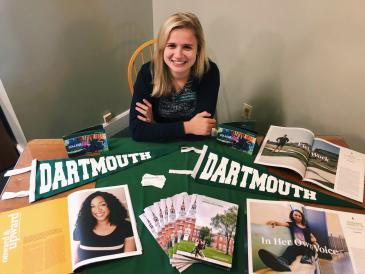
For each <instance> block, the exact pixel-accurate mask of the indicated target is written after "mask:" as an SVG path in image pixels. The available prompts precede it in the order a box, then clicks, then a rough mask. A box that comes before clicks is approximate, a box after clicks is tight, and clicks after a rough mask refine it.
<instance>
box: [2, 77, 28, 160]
mask: <svg viewBox="0 0 365 274" xmlns="http://www.w3.org/2000/svg"><path fill="white" fill-rule="evenodd" d="M0 106H1V109H2V111H3V112H4V115H5V117H6V120H7V122H8V124H9V126H10V128H11V131H12V132H13V135H14V137H15V140H16V142H17V146H16V148H17V150H18V151H19V153H22V152H23V150H24V148H25V145H26V144H27V139H26V138H25V135H24V132H23V130H22V128H21V126H20V123H19V121H18V118H17V116H16V114H15V112H14V109H13V106H12V105H11V103H10V100H9V97H8V95H7V93H6V91H5V88H4V85H3V82H2V81H1V78H0Z"/></svg>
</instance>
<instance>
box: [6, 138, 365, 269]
mask: <svg viewBox="0 0 365 274" xmlns="http://www.w3.org/2000/svg"><path fill="white" fill-rule="evenodd" d="M321 137H322V138H325V139H327V140H329V141H331V142H334V143H336V144H338V145H343V146H346V143H345V142H344V140H343V139H341V138H340V137H337V136H321ZM183 143H184V142H181V143H174V144H170V145H180V144H183ZM204 143H208V145H209V146H215V148H216V149H219V150H221V152H222V153H223V152H226V153H230V154H234V153H237V151H234V150H232V149H230V148H228V147H227V146H222V145H219V144H217V143H216V142H215V141H214V140H207V141H206V142H195V143H191V142H190V143H189V144H190V145H191V146H192V145H194V146H196V147H201V145H202V144H204ZM113 144H118V147H120V149H121V150H124V149H125V150H126V151H128V149H131V148H130V145H131V144H133V146H134V148H139V149H142V148H145V147H147V148H149V147H158V146H162V145H158V144H152V143H148V144H143V143H133V142H132V141H131V140H130V139H125V140H123V139H119V140H115V141H114V142H113ZM228 150H230V151H228ZM177 153H179V152H177ZM177 153H176V155H177ZM176 155H168V156H164V157H166V158H165V160H166V161H167V162H168V163H169V165H171V166H172V167H178V166H179V165H180V162H179V161H181V160H182V159H183V160H186V157H185V158H183V157H181V159H177V158H178V157H176ZM66 156H67V154H66V151H65V149H64V146H63V141H62V140H33V141H31V142H29V143H28V145H27V146H26V148H25V151H24V153H23V154H22V155H21V157H20V159H19V161H18V163H17V166H16V167H17V168H21V167H25V166H29V165H30V163H31V160H32V159H34V158H37V159H39V160H46V159H56V158H65V157H66ZM190 164H192V163H190ZM143 166H144V167H143V168H139V169H138V170H137V171H133V170H126V171H123V175H122V176H118V175H117V174H114V175H111V176H108V177H106V178H103V179H100V180H99V181H98V183H97V186H98V187H100V186H111V185H118V184H128V185H129V189H130V194H131V197H132V202H133V207H134V212H135V215H136V216H137V215H138V214H140V213H141V212H142V211H143V208H145V207H147V206H149V205H151V204H152V203H153V202H155V201H157V200H159V199H161V198H164V197H168V196H172V195H174V194H176V193H179V192H183V191H187V192H189V193H198V194H205V195H207V196H211V197H214V198H220V199H224V200H227V201H232V202H234V203H237V204H239V206H240V207H241V212H240V213H239V220H238V229H237V233H236V243H237V244H236V245H235V256H234V261H233V269H232V271H231V272H232V273H244V271H245V270H246V269H247V251H246V247H245V244H244V243H245V236H244V235H245V233H246V228H245V227H246V223H245V218H244V210H245V205H244V203H245V198H244V197H243V195H242V192H238V191H233V190H230V189H225V190H224V191H222V190H221V189H222V188H219V189H218V188H215V187H207V186H206V185H202V184H193V183H192V182H191V180H192V179H191V178H190V177H188V176H182V177H177V176H176V175H171V174H165V175H166V177H167V184H166V185H165V187H164V189H163V190H160V189H156V188H142V187H141V186H140V184H139V182H140V178H141V176H142V175H143V174H144V173H147V172H151V168H152V167H153V169H154V171H155V173H154V174H164V173H163V172H166V169H165V168H166V167H162V166H160V165H158V166H157V165H156V163H152V162H149V163H145V164H144V165H143ZM269 171H270V172H271V173H273V174H275V175H278V176H281V177H283V178H285V179H287V180H290V181H293V182H301V180H300V177H299V175H297V174H296V173H294V172H290V171H288V170H283V169H281V168H269ZM28 182H29V174H22V175H18V176H15V177H13V178H11V179H10V180H9V182H8V183H7V185H6V187H5V188H4V191H20V190H27V188H28V186H29V183H28ZM301 184H303V185H304V186H308V188H312V189H317V190H319V189H320V188H319V187H317V186H313V185H312V184H309V183H304V182H303V183H301ZM94 186H95V183H90V184H87V185H84V186H81V187H79V188H76V189H73V190H70V191H68V192H64V193H62V194H59V195H56V196H54V197H52V198H48V199H54V198H59V197H64V196H67V195H68V194H69V193H71V192H73V191H75V190H80V189H83V188H92V187H94ZM321 191H322V192H325V193H327V194H330V195H331V196H337V195H335V194H333V193H330V192H328V191H325V190H323V189H321ZM256 196H258V195H256ZM48 199H47V200H48ZM342 199H344V200H348V199H345V198H343V197H342ZM41 202H42V200H41V201H39V203H41ZM358 204H359V205H360V203H358ZM26 205H28V198H27V197H25V198H17V199H12V200H5V201H0V211H5V210H10V209H14V208H19V207H22V206H26ZM362 206H363V207H364V204H362ZM323 207H327V208H333V209H337V210H339V209H342V210H344V211H351V212H357V213H364V210H363V209H353V208H340V207H337V206H325V205H324V206H323ZM137 226H138V231H139V235H140V238H141V242H142V246H143V249H144V250H143V255H142V256H136V257H132V258H125V259H122V260H114V261H108V262H103V263H100V264H97V265H93V266H90V267H87V268H86V269H84V273H151V269H153V270H154V271H153V272H155V273H177V272H176V270H174V269H173V268H172V267H171V266H170V265H169V262H168V259H167V257H166V255H165V254H164V253H163V252H162V251H161V249H160V248H159V246H158V244H157V243H156V242H155V241H154V239H153V238H152V236H151V235H150V234H149V232H148V231H147V229H146V228H144V226H143V225H142V224H141V222H140V221H139V220H137ZM198 272H205V273H206V272H208V273H226V271H225V270H221V269H219V268H214V267H209V266H206V265H196V266H194V267H192V268H190V269H188V270H187V271H186V272H184V273H186V274H188V273H198Z"/></svg>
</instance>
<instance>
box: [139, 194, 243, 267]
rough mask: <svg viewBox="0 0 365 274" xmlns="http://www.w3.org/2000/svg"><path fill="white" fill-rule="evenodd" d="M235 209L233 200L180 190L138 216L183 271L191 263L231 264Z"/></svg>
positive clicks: (236, 211)
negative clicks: (231, 201)
mask: <svg viewBox="0 0 365 274" xmlns="http://www.w3.org/2000/svg"><path fill="white" fill-rule="evenodd" d="M237 213H238V206H237V205H236V204H232V203H229V202H225V201H222V200H217V199H214V198H210V197H207V196H204V195H198V194H192V195H188V194H187V193H186V192H183V193H179V194H176V195H174V196H172V197H167V198H165V199H161V200H160V201H159V202H155V203H154V204H153V205H151V206H149V207H147V208H145V209H144V213H143V214H141V215H140V216H139V217H140V219H141V220H142V222H143V223H144V225H145V226H146V227H147V229H148V230H149V232H150V233H151V234H152V236H153V237H154V238H155V239H156V241H157V242H158V244H159V245H160V247H161V248H162V249H163V250H164V252H165V253H166V254H167V255H168V256H169V257H170V263H171V265H172V266H173V267H176V268H177V270H178V271H180V272H182V271H184V270H185V269H187V268H188V267H189V266H191V265H192V264H194V263H207V264H212V265H216V266H219V267H223V268H226V269H230V268H231V267H232V258H233V249H234V238H235V233H236V225H237Z"/></svg>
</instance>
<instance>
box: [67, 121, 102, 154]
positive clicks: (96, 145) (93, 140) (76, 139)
mask: <svg viewBox="0 0 365 274" xmlns="http://www.w3.org/2000/svg"><path fill="white" fill-rule="evenodd" d="M63 141H64V143H65V147H66V150H67V154H68V156H69V157H70V158H72V157H79V156H84V155H97V154H99V153H100V152H102V151H108V150H109V148H108V140H107V138H106V133H105V130H104V128H103V126H102V125H98V126H94V127H89V128H86V129H82V130H79V131H76V132H73V133H71V134H69V135H67V136H63Z"/></svg>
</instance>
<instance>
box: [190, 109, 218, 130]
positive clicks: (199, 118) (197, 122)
mask: <svg viewBox="0 0 365 274" xmlns="http://www.w3.org/2000/svg"><path fill="white" fill-rule="evenodd" d="M210 117H211V114H210V113H209V112H206V111H204V112H200V113H198V114H196V115H195V116H194V117H193V118H191V120H190V121H187V122H184V131H185V134H194V135H210V134H211V132H212V128H214V127H215V126H216V124H217V121H216V120H215V119H213V118H210Z"/></svg>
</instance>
